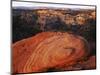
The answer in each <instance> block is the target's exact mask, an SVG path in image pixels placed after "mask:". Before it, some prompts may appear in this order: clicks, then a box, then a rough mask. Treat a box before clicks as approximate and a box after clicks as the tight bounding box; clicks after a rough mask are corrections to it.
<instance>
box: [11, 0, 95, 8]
mask: <svg viewBox="0 0 100 75" xmlns="http://www.w3.org/2000/svg"><path fill="white" fill-rule="evenodd" d="M69 4H70V3H69ZM71 4H74V3H71ZM12 7H33V8H34V7H57V8H81V9H95V7H94V6H78V5H63V4H45V3H34V2H20V1H13V2H12Z"/></svg>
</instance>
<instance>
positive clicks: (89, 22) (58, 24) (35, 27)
mask: <svg viewBox="0 0 100 75" xmlns="http://www.w3.org/2000/svg"><path fill="white" fill-rule="evenodd" d="M13 14H14V15H13V38H14V42H15V41H18V40H21V39H23V38H27V37H30V36H32V35H35V34H37V33H39V32H42V31H61V32H62V31H68V32H74V33H76V34H78V35H83V34H84V33H85V32H86V33H87V32H89V33H90V29H91V28H92V30H95V24H96V18H95V15H96V13H95V10H85V9H84V10H54V9H34V10H20V9H18V10H17V9H15V10H13ZM93 28H94V29H93ZM16 35H17V36H16ZM86 39H87V38H86Z"/></svg>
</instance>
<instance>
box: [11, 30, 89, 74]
mask: <svg viewBox="0 0 100 75" xmlns="http://www.w3.org/2000/svg"><path fill="white" fill-rule="evenodd" d="M12 48H13V70H14V73H28V72H44V71H48V70H49V69H50V68H53V69H58V70H59V69H61V68H63V67H65V66H66V69H67V68H68V67H70V66H73V65H75V64H77V63H78V62H80V61H84V59H86V58H87V56H88V55H89V49H88V45H87V42H86V40H84V39H83V38H82V37H79V36H76V35H73V34H69V33H61V32H42V33H39V34H37V35H36V36H33V37H30V38H28V39H24V40H21V41H19V42H16V43H15V44H13V46H12ZM71 70H74V68H72V69H71Z"/></svg>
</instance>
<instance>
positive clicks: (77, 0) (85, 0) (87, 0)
mask: <svg viewBox="0 0 100 75" xmlns="http://www.w3.org/2000/svg"><path fill="white" fill-rule="evenodd" d="M17 1H42V2H57V3H72V4H87V5H96V4H97V2H98V0H17Z"/></svg>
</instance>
